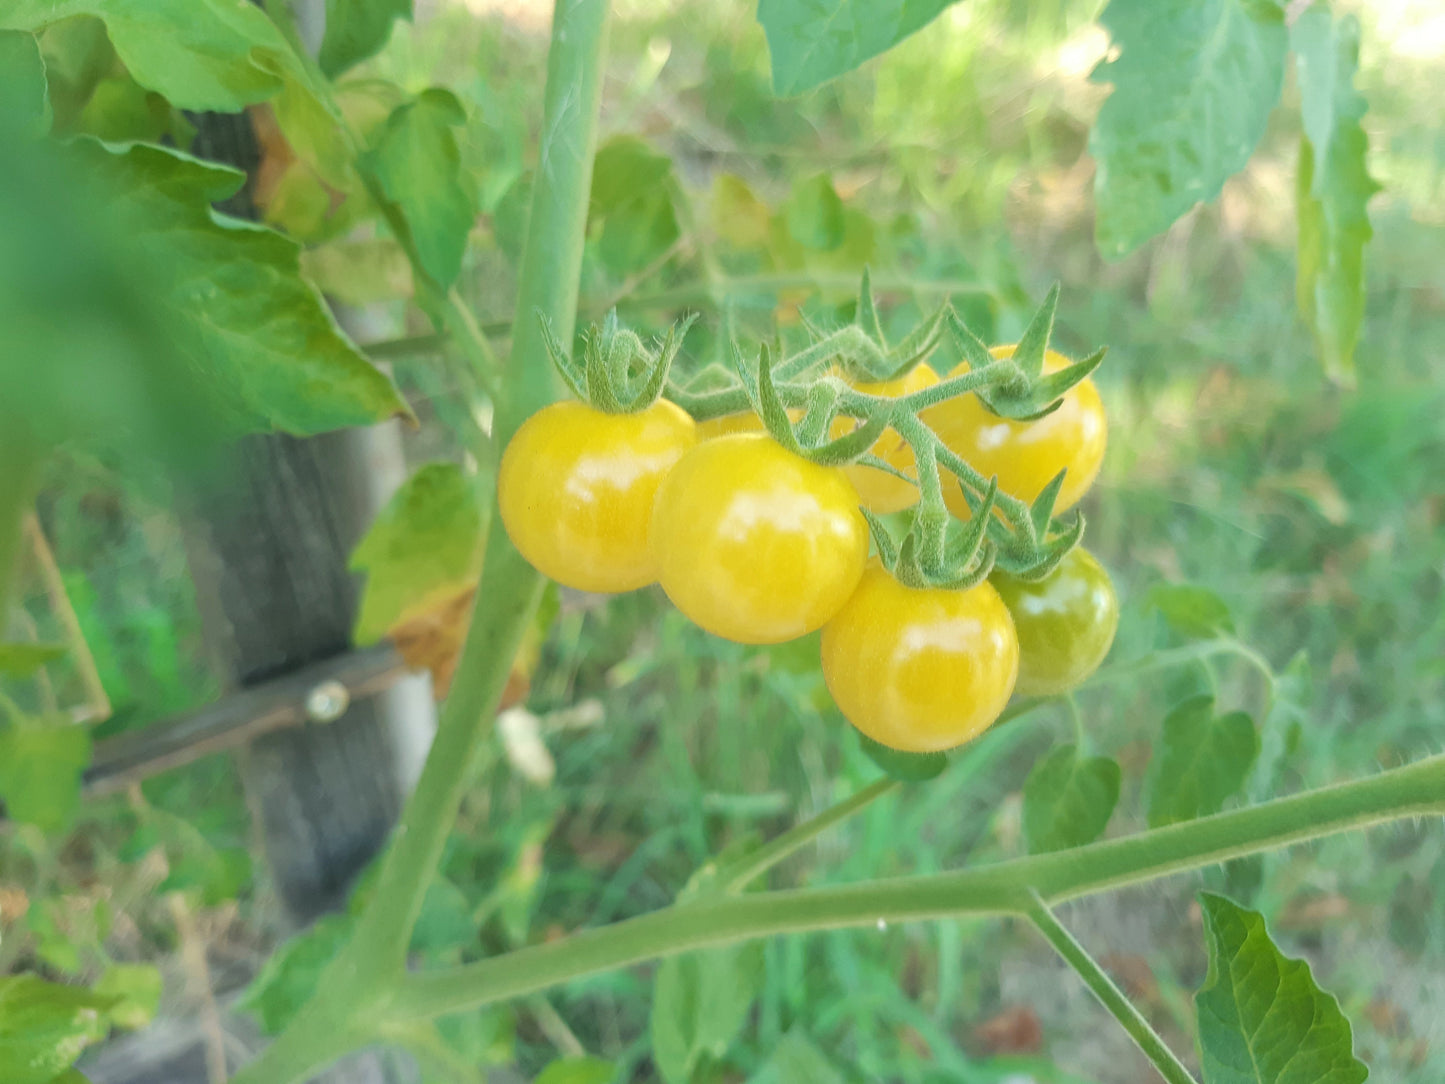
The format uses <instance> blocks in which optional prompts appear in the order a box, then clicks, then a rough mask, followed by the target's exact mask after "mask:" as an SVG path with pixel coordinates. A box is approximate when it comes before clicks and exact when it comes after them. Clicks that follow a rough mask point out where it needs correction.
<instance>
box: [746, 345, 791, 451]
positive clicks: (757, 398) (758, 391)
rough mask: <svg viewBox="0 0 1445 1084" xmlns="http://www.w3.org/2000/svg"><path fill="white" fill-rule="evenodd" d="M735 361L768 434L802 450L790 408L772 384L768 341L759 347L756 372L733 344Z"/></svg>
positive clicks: (784, 443) (751, 401) (754, 408)
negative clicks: (794, 429) (790, 416)
mask: <svg viewBox="0 0 1445 1084" xmlns="http://www.w3.org/2000/svg"><path fill="white" fill-rule="evenodd" d="M733 363H734V364H735V365H736V366H737V371H738V378H739V380H740V381H741V382H742V386H743V391H745V392H746V393H747V396H748V402H750V403H751V404H752V406H753V412H754V413H756V414H757V416H758V417H759V418H761V419H762V422H763V428H764V429H766V430H767V431H768V435H769V436H771V437H772V438H773V439H774V440H776V441H777V442H778V443H779V444H781V445H782V446H783V447H784V448H786V449H788V451H790V452H795V453H800V454H801V452H802V448H801V447H799V445H798V437H797V435H796V434H795V433H794V432H793V423H792V420H791V419H790V418H789V417H788V408H787V407H786V406H784V405H783V401H782V399H780V398H779V397H778V389H777V387H776V386H775V385H774V384H773V353H772V351H771V350H770V349H769V348H768V344H767V343H763V344H762V345H761V346H760V347H759V348H758V370H757V372H756V373H754V372H753V371H752V369H751V368H750V367H749V365H748V363H747V361H746V359H745V358H744V357H743V356H742V352H741V351H739V350H738V349H737V348H736V346H734V348H733Z"/></svg>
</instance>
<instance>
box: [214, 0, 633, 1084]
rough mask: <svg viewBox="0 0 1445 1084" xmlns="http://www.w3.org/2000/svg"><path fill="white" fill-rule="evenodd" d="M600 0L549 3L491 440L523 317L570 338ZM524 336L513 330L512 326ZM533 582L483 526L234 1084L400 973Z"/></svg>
mask: <svg viewBox="0 0 1445 1084" xmlns="http://www.w3.org/2000/svg"><path fill="white" fill-rule="evenodd" d="M606 21H607V2H606V0H561V2H559V3H558V5H557V8H556V12H555V14H554V18H553V26H552V47H551V51H550V53H549V55H548V63H547V91H546V103H545V109H544V118H543V129H542V143H541V150H540V155H541V159H540V160H541V166H540V168H539V170H538V175H537V182H536V188H535V189H534V193H533V205H532V212H531V217H530V219H529V229H528V237H527V247H526V252H525V254H524V256H523V269H522V280H521V287H520V292H519V300H518V308H519V311H520V312H526V313H529V314H531V315H530V316H529V318H528V320H526V321H524V322H523V324H522V325H521V328H519V330H518V334H517V337H516V339H515V341H514V343H513V351H512V359H511V365H510V368H509V371H508V373H507V380H506V387H505V395H504V396H503V397H502V399H501V400H500V401H499V403H498V411H497V417H496V427H495V430H494V432H495V435H496V437H497V438H498V441H499V443H504V442H505V440H506V439H507V437H508V436H510V434H511V433H513V432H515V430H516V428H517V427H518V426H519V425H520V424H521V422H522V421H523V420H524V419H525V418H526V416H527V415H529V414H530V413H532V412H533V411H535V410H537V409H538V408H539V407H541V406H543V405H545V404H546V403H547V402H549V401H551V399H552V398H553V396H554V394H555V390H556V389H555V385H554V383H553V376H552V369H551V365H550V363H549V361H548V358H547V353H546V349H545V346H544V344H543V341H542V336H541V332H540V326H539V323H538V321H537V319H536V315H535V314H537V313H541V314H542V315H543V316H545V317H546V318H547V319H548V320H549V321H550V322H551V324H552V326H553V327H554V328H556V329H558V331H559V333H561V334H564V335H565V336H566V338H567V339H570V338H571V335H572V329H573V327H574V322H575V319H576V311H575V310H576V303H577V283H578V278H579V275H580V270H581V261H582V241H583V236H582V235H583V229H584V226H585V222H586V216H587V199H588V194H589V189H590V185H591V167H592V153H593V148H594V145H595V142H596V130H597V113H598V106H599V101H600V97H601V84H602V63H603V57H604V53H605V42H606ZM526 328H531V329H533V330H532V331H531V332H530V333H528V334H524V333H523V329H526ZM542 586H543V580H542V578H541V576H540V575H539V574H538V573H537V572H536V571H534V570H533V569H532V568H531V567H530V566H529V565H527V563H526V562H525V561H523V560H522V558H521V557H520V556H519V555H518V554H517V552H516V550H515V549H514V548H513V547H512V545H511V543H510V542H509V541H508V539H507V536H506V532H505V531H504V530H503V529H502V526H501V523H500V518H499V517H497V516H495V515H494V516H492V517H491V524H490V527H489V530H488V534H487V545H486V554H485V557H484V563H483V571H482V577H481V581H480V583H479V585H478V589H477V602H476V608H475V610H474V612H473V618H472V625H471V631H470V633H469V634H468V636H467V641H466V644H465V646H464V647H463V649H462V657H461V661H460V663H459V665H458V668H457V678H456V682H455V684H454V685H453V687H452V692H451V695H450V696H449V697H448V699H447V702H446V705H445V707H444V709H443V711H442V715H441V719H440V722H439V725H438V728H437V735H436V738H435V739H434V741H433V743H432V748H431V751H430V752H429V753H428V755H427V761H426V766H425V767H424V768H423V770H422V775H421V778H420V780H419V781H418V783H417V787H416V790H415V792H414V793H413V794H412V796H411V799H410V800H409V801H408V802H407V806H406V809H405V810H404V811H403V813H402V818H401V823H400V825H398V827H397V829H396V832H395V834H394V836H393V845H392V846H391V847H390V848H389V849H388V850H387V852H386V855H385V858H384V859H383V862H382V866H381V869H380V872H379V874H378V876H377V881H376V887H375V889H374V891H373V894H372V897H371V900H370V902H369V903H368V904H367V907H366V910H365V911H364V912H363V913H362V916H361V918H360V920H359V921H358V923H357V928H356V932H355V934H354V935H353V937H352V939H351V941H350V942H349V943H348V944H347V945H346V947H345V948H344V949H343V950H342V951H341V953H340V954H339V955H338V956H337V958H336V959H335V960H334V961H333V962H332V963H331V964H330V965H329V966H328V967H327V969H326V971H325V973H324V974H323V975H322V978H321V982H320V984H319V985H318V989H317V993H316V995H315V996H314V997H313V998H312V1000H311V1002H310V1003H308V1004H307V1005H306V1006H305V1007H304V1008H303V1009H302V1011H301V1012H300V1013H299V1014H298V1016H297V1017H296V1019H295V1020H294V1021H293V1022H292V1024H291V1026H290V1027H288V1028H287V1030H286V1032H285V1033H284V1034H283V1035H282V1036H281V1037H280V1038H279V1039H278V1040H277V1041H276V1042H275V1043H274V1044H273V1045H272V1046H271V1047H270V1048H268V1050H267V1051H265V1052H264V1053H263V1054H262V1056H261V1057H260V1058H259V1059H258V1060H257V1061H255V1062H253V1063H252V1064H251V1065H249V1066H247V1067H246V1069H245V1070H243V1071H242V1072H241V1073H240V1074H239V1075H238V1076H237V1077H235V1082H236V1084H290V1082H291V1081H294V1080H298V1079H300V1078H301V1077H302V1076H304V1075H305V1073H306V1072H309V1071H310V1070H311V1069H314V1068H316V1067H317V1066H319V1065H322V1064H325V1063H326V1062H327V1061H330V1060H331V1059H332V1058H333V1057H335V1056H336V1054H338V1053H341V1052H343V1051H344V1050H345V1049H348V1048H349V1047H350V1046H351V1045H353V1042H352V1040H353V1039H355V1040H356V1041H359V1042H364V1041H366V1040H367V1038H369V1037H371V1036H370V1035H369V1032H370V1030H371V1029H370V1028H369V1026H368V1025H370V1024H374V1023H375V1022H376V1021H377V1020H378V1019H379V1018H380V1017H381V1014H382V1010H383V1009H384V1007H385V1005H386V1004H387V1003H388V1001H389V1000H390V993H391V989H392V987H393V985H394V984H395V982H396V981H397V980H398V979H399V977H400V975H401V974H402V973H403V970H404V966H405V961H406V950H407V946H408V944H409V943H410V940H411V931H412V928H413V927H414V926H415V924H416V919H417V915H418V914H419V913H420V910H421V904H422V899H423V897H424V896H425V894H426V890H427V888H428V887H429V885H430V883H431V880H432V878H433V876H434V875H435V873H436V868H437V864H438V862H439V861H440V859H441V853H442V848H443V845H444V844H445V842H446V837H447V833H448V832H449V831H450V830H451V826H452V823H453V821H454V820H455V818H456V811H457V807H458V804H459V802H460V799H461V792H462V788H463V786H464V783H465V779H466V772H467V766H468V764H469V763H470V761H471V753H472V751H473V749H474V748H475V746H476V743H477V741H478V739H479V737H480V736H481V735H482V734H483V733H484V732H485V730H486V729H487V728H488V727H489V726H490V725H491V720H492V716H493V714H494V713H495V711H496V706H497V702H498V701H499V700H500V698H501V694H502V688H503V686H504V684H505V682H506V678H507V674H508V672H509V670H510V668H511V663H512V659H513V658H514V657H515V656H516V653H517V647H518V645H519V643H520V642H521V638H522V634H523V632H524V630H525V629H526V628H527V626H528V624H529V623H530V622H531V620H532V617H533V614H535V612H536V608H537V603H538V601H539V600H540V598H541V593H542Z"/></svg>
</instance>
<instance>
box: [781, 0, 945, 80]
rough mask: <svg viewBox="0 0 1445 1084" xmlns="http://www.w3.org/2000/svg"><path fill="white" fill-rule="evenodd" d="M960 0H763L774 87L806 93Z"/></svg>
mask: <svg viewBox="0 0 1445 1084" xmlns="http://www.w3.org/2000/svg"><path fill="white" fill-rule="evenodd" d="M953 2H954V0H759V3H758V22H760V23H762V25H763V32H764V33H765V34H766V35H767V38H768V52H769V53H771V54H772V60H773V91H774V92H775V93H777V94H780V95H784V96H791V95H794V94H801V93H802V92H803V91H805V90H812V89H813V88H814V87H816V86H820V85H821V84H823V83H826V82H827V81H828V80H830V79H836V78H837V77H838V76H840V75H843V74H844V73H845V72H850V71H852V70H853V69H854V68H856V67H858V66H859V65H860V64H862V63H863V62H864V61H865V60H869V59H871V58H873V57H875V56H877V55H878V54H879V53H882V52H886V51H887V50H888V49H891V48H892V47H893V46H895V45H897V44H898V43H899V42H900V41H902V40H903V39H904V38H906V37H908V36H909V35H910V34H912V33H914V32H915V31H917V30H920V29H922V28H923V27H924V26H927V25H928V24H929V23H930V22H932V21H933V20H934V19H935V18H936V17H937V16H938V13H939V12H940V11H942V10H943V9H944V8H946V7H948V6H949V5H950V4H951V3H953Z"/></svg>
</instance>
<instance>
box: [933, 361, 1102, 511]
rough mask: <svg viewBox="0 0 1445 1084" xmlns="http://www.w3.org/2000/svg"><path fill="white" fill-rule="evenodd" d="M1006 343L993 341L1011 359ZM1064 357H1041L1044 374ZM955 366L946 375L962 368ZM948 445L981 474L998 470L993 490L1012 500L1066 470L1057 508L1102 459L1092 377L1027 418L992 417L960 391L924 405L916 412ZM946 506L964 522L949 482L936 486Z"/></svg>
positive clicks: (1071, 500)
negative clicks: (1039, 413) (1041, 412)
mask: <svg viewBox="0 0 1445 1084" xmlns="http://www.w3.org/2000/svg"><path fill="white" fill-rule="evenodd" d="M1013 352H1014V348H1013V347H1012V346H996V347H994V348H993V350H992V353H993V355H994V357H997V358H1009V357H1012V356H1013ZM1068 364H1069V359H1068V358H1066V357H1064V356H1063V355H1062V354H1057V353H1055V352H1054V351H1052V350H1050V351H1048V352H1047V353H1046V354H1045V355H1044V371H1045V372H1055V371H1057V370H1059V369H1062V368H1063V367H1064V366H1066V365H1068ZM968 371H969V369H968V362H966V361H965V362H962V363H960V364H959V365H958V366H957V367H956V368H955V369H954V370H953V371H952V372H951V373H949V374H948V375H949V376H961V375H963V374H964V373H966V372H968ZM919 417H921V418H922V420H923V423H924V424H925V425H927V426H929V427H930V428H931V429H932V430H933V431H934V432H935V433H937V434H938V437H939V439H940V440H942V441H943V443H944V444H945V445H947V446H948V447H949V448H950V449H951V450H953V451H954V452H956V453H957V454H958V455H961V456H962V457H963V458H964V459H966V460H968V461H969V462H970V463H972V464H973V465H974V466H975V467H976V468H978V470H979V472H980V473H982V474H983V476H984V477H985V478H987V477H989V476H990V475H994V474H997V475H998V487H999V489H1001V490H1003V491H1004V492H1005V493H1007V494H1009V495H1010V496H1012V497H1017V498H1018V499H1019V500H1021V501H1026V502H1028V503H1030V504H1032V503H1033V501H1034V499H1035V498H1036V497H1038V495H1039V494H1040V493H1041V492H1042V491H1043V488H1044V486H1046V485H1048V484H1049V482H1050V481H1051V480H1052V479H1053V477H1054V475H1056V474H1058V473H1059V471H1061V470H1064V469H1065V468H1067V469H1068V474H1066V475H1065V476H1064V485H1063V488H1062V489H1061V490H1060V491H1059V499H1058V502H1057V503H1056V504H1055V505H1054V508H1055V511H1058V512H1062V511H1064V510H1065V509H1066V508H1071V507H1072V506H1073V505H1075V504H1077V503H1078V502H1079V498H1081V497H1082V496H1083V495H1084V494H1085V493H1086V492H1088V489H1089V487H1090V486H1091V485H1093V484H1094V479H1095V478H1097V477H1098V476H1099V467H1100V466H1101V465H1102V464H1103V462H1104V446H1105V444H1106V443H1107V440H1108V423H1107V421H1106V420H1105V417H1104V401H1103V400H1102V399H1101V398H1100V397H1099V389H1098V388H1097V387H1096V386H1095V384H1094V381H1093V379H1092V378H1085V379H1084V380H1082V381H1081V382H1080V383H1078V384H1076V385H1074V386H1073V387H1072V388H1070V389H1069V390H1068V392H1067V393H1066V394H1065V395H1064V400H1063V402H1062V403H1061V404H1060V405H1059V408H1058V409H1057V410H1055V411H1054V412H1053V413H1052V414H1049V415H1046V416H1045V417H1042V418H1039V419H1038V420H1037V421H1032V422H1016V421H1012V420H1010V419H1008V418H1000V417H999V416H998V415H996V414H993V413H992V412H990V411H989V409H988V408H987V407H986V406H984V405H983V403H982V402H981V401H980V400H979V398H978V397H977V396H976V395H962V396H959V397H958V398H957V399H950V400H949V401H948V402H946V403H940V404H938V406H935V407H929V408H928V409H927V410H925V411H923V412H922V414H920V415H919ZM943 495H944V499H945V500H946V502H947V504H948V508H949V511H951V512H952V513H953V514H954V515H955V516H958V517H959V518H960V519H968V518H969V515H970V510H969V507H968V502H967V501H966V500H964V497H963V491H962V490H961V489H960V487H958V486H955V485H945V486H944V487H943Z"/></svg>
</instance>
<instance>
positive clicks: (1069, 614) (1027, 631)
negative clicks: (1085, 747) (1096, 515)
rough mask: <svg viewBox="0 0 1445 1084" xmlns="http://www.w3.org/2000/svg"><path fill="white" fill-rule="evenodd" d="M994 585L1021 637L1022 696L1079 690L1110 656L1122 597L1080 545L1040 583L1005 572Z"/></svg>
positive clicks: (999, 574)
mask: <svg viewBox="0 0 1445 1084" xmlns="http://www.w3.org/2000/svg"><path fill="white" fill-rule="evenodd" d="M991 582H992V583H993V585H994V587H995V589H996V590H997V591H998V593H999V596H1000V597H1001V598H1002V599H1003V601H1004V605H1006V606H1007V607H1008V609H1009V613H1010V614H1011V615H1012V616H1013V622H1014V628H1015V630H1016V631H1017V633H1018V638H1019V679H1018V692H1019V694H1020V695H1021V696H1057V695H1059V694H1061V693H1066V692H1069V691H1070V690H1071V689H1076V688H1078V686H1079V685H1081V684H1082V683H1083V682H1084V681H1085V679H1087V678H1088V677H1089V675H1090V674H1092V673H1093V672H1094V671H1095V670H1097V669H1098V668H1099V664H1100V663H1102V662H1103V661H1104V658H1105V656H1107V655H1108V654H1109V648H1110V647H1111V646H1113V643H1114V633H1115V632H1116V631H1117V630H1118V628H1119V598H1118V596H1117V595H1116V594H1115V593H1114V584H1113V582H1112V581H1111V580H1110V579H1109V573H1108V572H1106V571H1105V570H1104V566H1103V565H1101V564H1099V562H1098V560H1097V559H1096V558H1095V557H1094V555H1093V554H1092V553H1090V552H1089V551H1088V550H1086V549H1084V548H1083V547H1082V546H1076V547H1075V548H1074V549H1073V550H1071V551H1070V552H1069V553H1068V554H1067V555H1066V556H1065V557H1064V559H1063V561H1061V562H1060V563H1059V567H1058V568H1056V569H1054V571H1053V572H1052V573H1050V574H1049V576H1048V577H1046V578H1045V579H1043V580H1040V581H1038V582H1037V583H1028V582H1026V581H1024V580H1019V579H1015V578H1014V577H1012V576H1009V575H1007V574H1005V573H1001V572H999V573H995V574H994V575H993V577H992V579H991Z"/></svg>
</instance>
